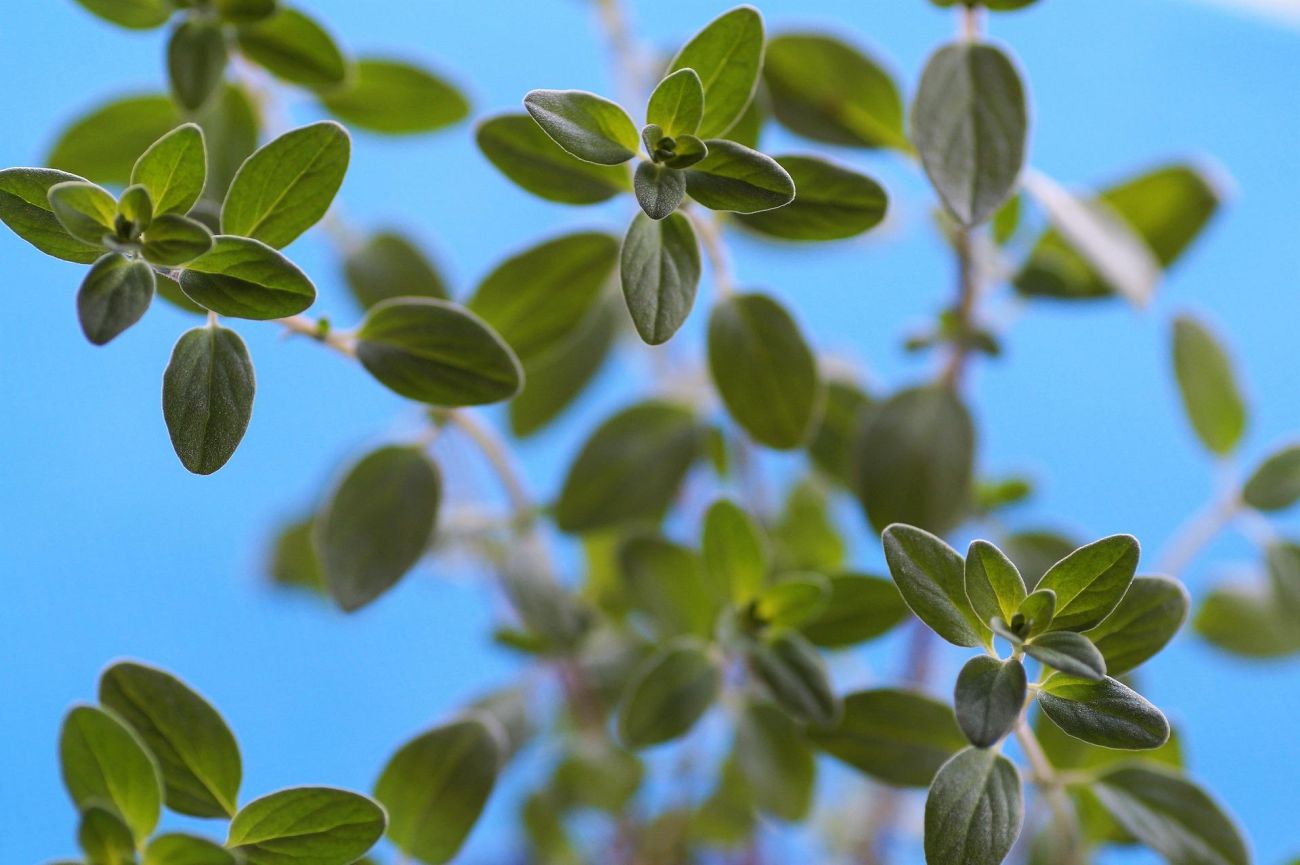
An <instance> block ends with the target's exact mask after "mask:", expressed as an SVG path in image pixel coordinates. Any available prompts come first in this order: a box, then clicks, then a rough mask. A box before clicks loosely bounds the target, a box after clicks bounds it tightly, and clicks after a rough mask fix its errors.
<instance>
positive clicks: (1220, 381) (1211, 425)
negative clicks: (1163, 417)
mask: <svg viewBox="0 0 1300 865" xmlns="http://www.w3.org/2000/svg"><path fill="white" fill-rule="evenodd" d="M1173 353H1174V372H1175V373H1176V375H1177V377H1178V389H1179V392H1180V393H1181V394H1182V396H1183V408H1184V409H1186V411H1187V417H1188V419H1189V420H1191V422H1192V428H1193V429H1194V430H1196V435H1197V436H1199V437H1200V439H1201V442H1202V444H1204V445H1205V446H1206V447H1207V448H1209V449H1210V450H1211V451H1212V452H1213V453H1216V454H1219V455H1220V456H1224V455H1227V454H1229V453H1232V451H1233V449H1234V448H1236V446H1237V444H1238V442H1240V441H1241V435H1242V433H1243V432H1245V430H1246V405H1245V402H1244V401H1243V400H1242V397H1241V391H1240V389H1239V388H1238V387H1237V382H1236V378H1235V376H1234V374H1233V371H1232V361H1231V360H1230V359H1229V357H1228V353H1227V352H1226V351H1224V349H1223V347H1222V346H1221V345H1220V344H1219V342H1218V340H1217V339H1215V337H1214V334H1213V333H1211V332H1210V330H1209V329H1208V328H1206V327H1205V325H1203V324H1201V323H1200V322H1198V321H1196V319H1194V318H1191V317H1190V316H1185V315H1184V316H1179V317H1178V318H1176V319H1174V352H1173Z"/></svg>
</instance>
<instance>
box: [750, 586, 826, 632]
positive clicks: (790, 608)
mask: <svg viewBox="0 0 1300 865" xmlns="http://www.w3.org/2000/svg"><path fill="white" fill-rule="evenodd" d="M830 596H831V582H830V580H828V579H826V577H823V576H822V575H821V574H813V573H806V574H785V575H783V576H781V577H778V578H777V579H776V580H774V581H773V582H772V584H771V585H768V586H765V587H764V588H763V589H762V590H760V591H759V593H758V596H757V597H756V598H755V599H754V601H753V616H754V617H755V618H756V619H757V620H758V621H759V622H761V623H762V624H764V625H765V626H767V627H771V628H778V629H783V628H798V627H800V626H802V625H804V624H805V623H807V622H810V621H812V620H813V619H815V618H816V617H817V616H819V615H820V614H821V613H822V611H823V610H825V609H826V607H827V604H828V603H829V601H830Z"/></svg>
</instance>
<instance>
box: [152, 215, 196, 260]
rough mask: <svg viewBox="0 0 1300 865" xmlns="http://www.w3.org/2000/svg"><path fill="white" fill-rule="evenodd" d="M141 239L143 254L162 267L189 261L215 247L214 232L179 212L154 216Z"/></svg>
mask: <svg viewBox="0 0 1300 865" xmlns="http://www.w3.org/2000/svg"><path fill="white" fill-rule="evenodd" d="M142 240H143V241H144V245H143V247H142V251H143V252H144V257H145V258H146V259H147V260H148V261H149V263H151V264H158V265H162V266H163V267H177V266H179V265H182V264H187V263H189V262H191V261H193V260H194V259H196V258H198V257H199V256H201V255H204V254H206V253H207V252H209V251H210V250H211V249H212V246H213V239H212V232H210V231H208V229H207V227H206V226H204V224H203V223H201V222H199V221H197V220H194V219H190V218H189V217H187V216H181V215H180V214H179V213H164V214H163V215H162V216H159V217H157V218H156V219H154V220H153V222H151V223H150V224H149V229H148V230H147V231H146V232H145V234H144V237H143V238H142Z"/></svg>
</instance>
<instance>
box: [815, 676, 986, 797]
mask: <svg viewBox="0 0 1300 865" xmlns="http://www.w3.org/2000/svg"><path fill="white" fill-rule="evenodd" d="M808 736H809V740H810V741H811V742H812V743H813V744H814V745H816V746H817V747H818V748H820V749H821V750H823V751H825V752H826V753H827V754H830V755H831V756H832V757H834V758H836V759H837V760H841V761H843V762H845V763H847V764H849V765H850V766H852V767H853V768H855V769H857V770H859V771H861V772H865V773H866V774H868V775H870V776H871V777H873V778H875V779H876V780H877V781H880V782H881V783H884V784H891V785H893V786H896V787H927V786H929V784H930V780H931V779H932V778H933V777H934V774H935V772H937V771H939V767H940V766H942V765H943V764H944V763H945V762H946V761H947V760H948V758H949V757H951V756H952V755H953V754H956V753H957V752H958V751H960V750H961V749H962V748H964V747H965V746H966V737H965V736H964V735H962V732H961V728H960V727H958V726H957V718H956V716H955V715H954V714H953V711H952V709H951V708H949V706H948V705H947V704H945V703H941V702H939V701H938V700H935V699H932V698H931V697H928V696H926V695H924V694H921V693H920V692H917V691H909V690H903V689H898V688H882V689H878V690H873V691H858V692H857V693H854V694H849V695H848V696H846V697H845V698H844V714H843V715H842V716H841V718H840V720H839V722H838V723H837V724H836V725H835V726H833V727H828V728H813V729H811V730H809V731H808Z"/></svg>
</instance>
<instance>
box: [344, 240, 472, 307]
mask: <svg viewBox="0 0 1300 865" xmlns="http://www.w3.org/2000/svg"><path fill="white" fill-rule="evenodd" d="M343 271H344V274H345V275H346V276H347V281H348V288H350V289H351V290H352V296H353V297H355V298H356V299H357V302H358V303H360V304H361V306H362V308H364V309H370V307H372V306H374V305H375V304H377V303H379V302H380V301H383V300H388V299H389V298H393V297H435V298H441V299H443V300H447V299H449V298H450V294H449V292H448V291H447V286H446V283H445V282H443V279H442V276H441V275H439V273H438V271H437V269H436V268H434V266H433V264H432V263H431V262H430V261H429V259H428V258H426V257H425V255H424V253H423V252H421V251H420V248H419V247H418V246H416V245H415V244H414V243H412V242H411V241H410V240H408V239H407V238H406V237H404V236H403V235H401V234H398V233H396V232H390V231H381V232H379V233H377V234H372V235H371V236H370V237H368V238H366V242H365V243H364V244H362V245H361V246H359V247H357V248H356V249H353V250H351V251H349V252H348V255H347V257H346V259H344V262H343Z"/></svg>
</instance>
